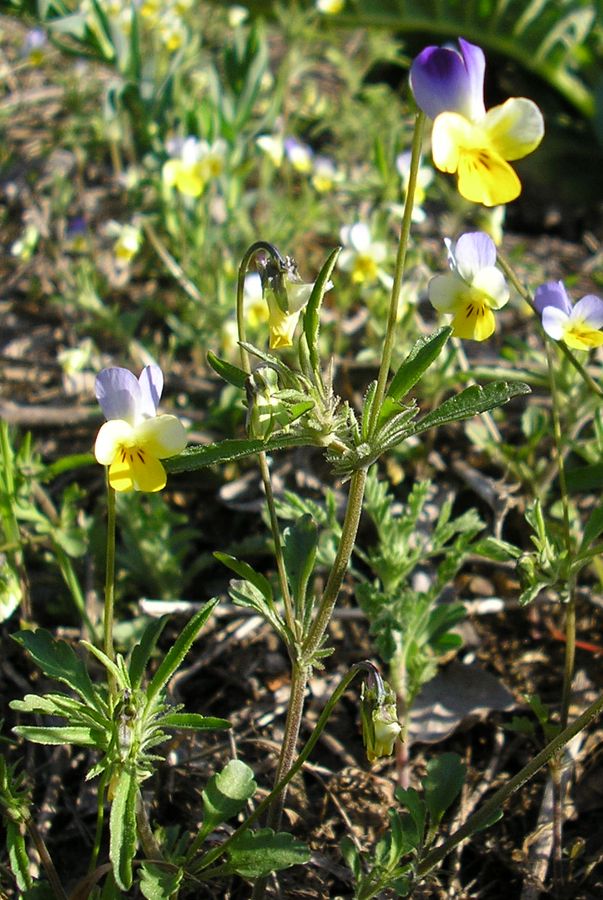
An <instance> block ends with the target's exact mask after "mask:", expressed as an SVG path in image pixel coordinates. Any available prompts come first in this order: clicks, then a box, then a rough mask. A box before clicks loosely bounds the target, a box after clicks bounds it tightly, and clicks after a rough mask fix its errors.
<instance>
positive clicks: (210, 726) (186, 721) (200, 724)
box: [159, 713, 232, 731]
mask: <svg viewBox="0 0 603 900" xmlns="http://www.w3.org/2000/svg"><path fill="white" fill-rule="evenodd" d="M159 724H160V725H161V727H162V728H193V729H195V730H196V731H217V730H222V729H225V728H231V727H232V726H231V724H230V722H228V721H227V720H226V719H219V718H217V716H201V715H199V713H168V714H167V715H166V716H162V717H161V720H160V723H159Z"/></svg>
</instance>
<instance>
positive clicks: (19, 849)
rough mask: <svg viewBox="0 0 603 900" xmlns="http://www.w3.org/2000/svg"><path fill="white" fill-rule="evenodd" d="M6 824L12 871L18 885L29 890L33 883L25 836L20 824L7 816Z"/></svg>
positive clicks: (21, 888) (20, 888) (21, 889)
mask: <svg viewBox="0 0 603 900" xmlns="http://www.w3.org/2000/svg"><path fill="white" fill-rule="evenodd" d="M4 822H5V826H6V847H7V849H8V859H9V862H10V868H11V872H12V873H13V875H14V876H15V881H16V882H17V887H18V888H19V890H20V891H26V890H28V889H29V888H30V887H31V885H32V881H31V875H30V874H29V858H28V856H27V849H26V847H25V837H24V835H23V834H22V832H21V827H22V826H20V825H18V824H17V822H13V821H12V819H9V818H8V817H5V819H4Z"/></svg>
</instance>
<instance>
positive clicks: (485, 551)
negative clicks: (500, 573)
mask: <svg viewBox="0 0 603 900" xmlns="http://www.w3.org/2000/svg"><path fill="white" fill-rule="evenodd" d="M472 552H473V553H478V554H479V555H480V556H485V557H486V558H487V559H493V560H494V561H495V562H509V560H512V559H519V557H520V556H521V555H522V553H523V551H522V550H520V549H519V547H516V546H515V544H509V542H508V541H502V540H500V539H499V538H495V537H485V538H481V539H480V540H479V541H476V542H475V543H474V544H473V548H472Z"/></svg>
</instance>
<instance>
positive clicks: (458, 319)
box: [429, 231, 509, 341]
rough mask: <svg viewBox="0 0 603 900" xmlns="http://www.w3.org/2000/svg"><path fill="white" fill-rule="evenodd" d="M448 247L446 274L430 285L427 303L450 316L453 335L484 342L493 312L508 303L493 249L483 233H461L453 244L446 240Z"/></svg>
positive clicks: (507, 295) (502, 278) (491, 242)
mask: <svg viewBox="0 0 603 900" xmlns="http://www.w3.org/2000/svg"><path fill="white" fill-rule="evenodd" d="M445 244H446V247H447V248H448V265H449V266H450V270H451V271H450V272H449V273H448V274H447V275H436V276H435V278H432V279H431V281H430V282H429V300H430V302H431V304H432V305H433V306H435V308H436V309H437V310H439V311H440V312H443V313H448V314H449V315H451V316H452V317H453V319H452V323H451V324H452V327H453V334H454V335H456V337H460V338H465V339H469V340H473V341H485V340H486V339H487V338H489V337H490V335H491V334H492V332H493V331H494V328H495V325H496V323H495V320H494V313H493V312H492V310H493V309H501V308H502V307H503V306H504V305H505V304H506V303H507V302H508V300H509V288H508V286H507V283H506V281H505V279H504V276H503V274H502V272H501V271H500V270H499V269H497V268H496V246H495V244H494V241H493V240H492V238H491V237H489V236H488V235H487V234H484V232H482V231H476V232H471V233H469V234H463V235H462V236H461V237H460V238H459V239H458V241H457V242H456V244H454V245H453V244H452V241H450V240H448V239H447V238H446V239H445Z"/></svg>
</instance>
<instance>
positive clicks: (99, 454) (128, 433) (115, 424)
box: [94, 419, 134, 466]
mask: <svg viewBox="0 0 603 900" xmlns="http://www.w3.org/2000/svg"><path fill="white" fill-rule="evenodd" d="M133 435H134V429H133V428H132V426H131V425H130V424H129V423H128V422H125V421H124V420H123V419H110V420H109V421H108V422H105V424H104V425H103V426H102V428H101V430H100V431H99V433H98V435H97V437H96V442H95V444H94V456H95V457H96V461H97V462H99V463H100V464H101V466H110V465H111V463H112V462H113V460H114V459H115V456H116V455H117V453H118V451H119V450H120V448H121V447H123V446H128V445H131V444H132V443H133Z"/></svg>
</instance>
